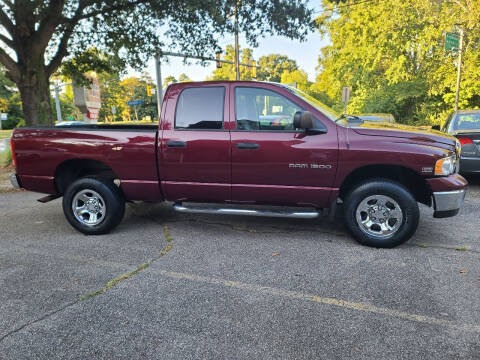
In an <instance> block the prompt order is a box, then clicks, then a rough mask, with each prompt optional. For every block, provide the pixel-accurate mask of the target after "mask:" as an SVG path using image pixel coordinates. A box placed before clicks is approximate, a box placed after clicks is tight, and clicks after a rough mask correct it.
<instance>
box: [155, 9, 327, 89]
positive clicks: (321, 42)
mask: <svg viewBox="0 0 480 360" xmlns="http://www.w3.org/2000/svg"><path fill="white" fill-rule="evenodd" d="M319 2H320V1H318V0H310V1H309V3H310V7H311V8H314V9H318V7H319ZM233 43H234V37H233V35H232V36H231V37H230V38H226V39H225V40H224V41H222V42H221V43H220V44H219V45H220V46H221V47H222V48H223V49H225V46H226V45H228V44H232V45H233ZM328 44H329V40H328V39H321V37H320V34H319V33H318V32H317V31H315V32H313V33H310V34H309V35H308V37H307V39H306V41H304V42H299V41H298V40H290V39H287V38H284V37H278V36H269V37H266V38H264V39H259V41H258V47H256V48H252V47H251V46H249V45H248V44H247V43H246V41H245V38H243V37H240V47H242V48H243V47H250V48H252V49H253V58H254V59H255V60H258V59H259V57H261V56H263V55H268V54H272V53H274V54H283V55H287V56H288V57H289V58H291V59H293V60H296V61H297V64H298V66H299V67H300V68H301V69H302V70H304V71H306V72H307V74H308V78H309V80H310V81H314V80H315V78H316V75H317V73H316V70H315V68H316V66H317V64H318V55H319V54H320V49H321V48H322V47H324V46H325V45H328ZM146 70H147V72H148V73H149V74H150V76H151V77H152V78H153V79H154V78H155V67H154V60H153V58H152V60H150V61H149V62H148V67H147V69H146ZM214 70H215V63H214V62H211V63H208V65H207V66H201V65H198V64H196V63H195V62H190V64H184V63H183V59H182V58H176V57H169V59H168V63H162V66H161V72H162V78H165V77H167V76H169V75H173V76H174V77H175V78H178V76H179V75H180V74H182V73H185V74H186V75H187V76H188V77H189V78H190V79H192V80H194V81H201V80H205V78H206V77H207V76H209V75H211V73H212V72H213V71H214Z"/></svg>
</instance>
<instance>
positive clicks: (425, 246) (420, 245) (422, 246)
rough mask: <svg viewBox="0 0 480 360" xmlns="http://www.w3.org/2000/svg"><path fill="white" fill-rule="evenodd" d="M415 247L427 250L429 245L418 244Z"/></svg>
mask: <svg viewBox="0 0 480 360" xmlns="http://www.w3.org/2000/svg"><path fill="white" fill-rule="evenodd" d="M415 245H417V246H418V247H421V248H427V247H428V245H427V244H424V243H416V244H415Z"/></svg>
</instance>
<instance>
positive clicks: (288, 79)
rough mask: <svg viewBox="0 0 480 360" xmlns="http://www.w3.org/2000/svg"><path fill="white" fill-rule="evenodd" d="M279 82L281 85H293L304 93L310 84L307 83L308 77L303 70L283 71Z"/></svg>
mask: <svg viewBox="0 0 480 360" xmlns="http://www.w3.org/2000/svg"><path fill="white" fill-rule="evenodd" d="M281 82H282V84H295V86H296V88H297V89H299V90H302V91H304V92H308V91H309V90H310V86H311V83H310V82H309V81H308V75H307V73H306V72H305V71H303V70H293V71H288V70H286V71H284V72H283V73H282V77H281Z"/></svg>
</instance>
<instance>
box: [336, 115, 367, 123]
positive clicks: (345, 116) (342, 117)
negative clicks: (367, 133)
mask: <svg viewBox="0 0 480 360" xmlns="http://www.w3.org/2000/svg"><path fill="white" fill-rule="evenodd" d="M342 119H347V121H348V119H355V120H362V118H359V117H358V116H355V115H348V114H342V115H340V117H339V118H338V119H337V120H335V122H337V121H340V120H342ZM362 121H363V120H362Z"/></svg>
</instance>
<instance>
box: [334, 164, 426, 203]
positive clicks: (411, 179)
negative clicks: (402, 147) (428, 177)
mask: <svg viewBox="0 0 480 360" xmlns="http://www.w3.org/2000/svg"><path fill="white" fill-rule="evenodd" d="M373 178H383V179H390V180H393V181H396V182H399V183H400V184H402V185H403V186H405V187H406V188H407V189H408V190H410V192H411V193H412V195H413V196H414V197H415V199H416V200H417V201H418V202H420V203H422V204H425V205H428V206H431V202H432V198H431V194H432V192H431V190H430V187H429V186H428V184H427V182H426V181H425V179H424V178H423V177H422V176H420V175H418V174H417V173H416V172H415V171H413V170H412V169H409V168H407V167H403V166H398V165H369V166H364V167H361V168H359V169H356V170H354V171H353V172H352V173H350V174H349V175H348V176H347V177H346V178H345V180H344V181H343V183H342V185H341V186H340V194H339V196H340V198H341V199H342V200H343V199H344V198H345V196H346V195H347V194H348V192H349V191H350V190H351V189H352V188H353V187H355V185H357V184H359V183H360V182H363V181H365V180H368V179H373Z"/></svg>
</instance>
